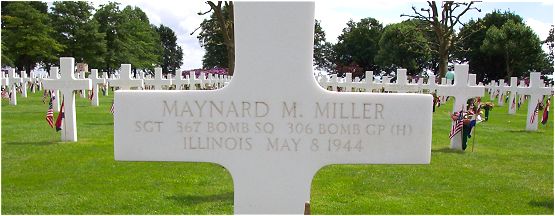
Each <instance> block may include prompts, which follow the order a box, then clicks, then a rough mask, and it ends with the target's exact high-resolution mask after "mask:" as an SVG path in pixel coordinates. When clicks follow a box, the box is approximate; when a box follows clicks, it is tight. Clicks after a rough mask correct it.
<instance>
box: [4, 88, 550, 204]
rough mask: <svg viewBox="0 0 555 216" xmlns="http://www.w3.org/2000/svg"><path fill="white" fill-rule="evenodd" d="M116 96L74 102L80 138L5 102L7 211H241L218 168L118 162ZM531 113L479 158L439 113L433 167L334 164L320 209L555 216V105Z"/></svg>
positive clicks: (493, 120) (489, 129)
mask: <svg viewBox="0 0 555 216" xmlns="http://www.w3.org/2000/svg"><path fill="white" fill-rule="evenodd" d="M112 95H113V93H112V94H110V96H109V97H104V96H101V97H100V104H101V106H100V107H92V106H90V103H89V101H88V100H87V99H84V98H80V97H77V99H76V105H77V122H78V137H79V142H76V143H61V142H58V141H59V140H60V134H59V133H57V132H55V130H54V129H51V128H50V127H49V126H48V124H47V123H46V121H45V120H44V117H45V113H46V110H47V108H48V104H43V103H42V101H41V97H42V93H38V92H37V93H35V94H30V96H29V98H22V97H18V103H19V105H17V106H9V105H8V102H7V101H6V100H2V113H1V114H2V116H1V117H2V124H1V125H2V128H1V129H2V149H1V151H2V191H1V192H2V206H1V207H2V209H1V213H2V214H232V213H233V184H232V179H231V176H230V175H229V173H228V172H227V171H226V170H225V169H224V168H223V167H221V166H219V165H216V164H209V163H186V162H181V163H176V162H117V161H115V160H114V151H113V119H112V115H111V113H110V112H109V108H110V105H111V101H112ZM18 96H19V95H18ZM526 107H527V106H526V104H523V105H522V109H521V110H519V111H518V113H517V114H516V115H508V114H507V108H508V105H507V104H506V105H505V106H503V107H495V108H494V110H493V111H492V113H491V115H490V121H489V122H486V123H481V124H479V125H478V127H477V134H476V135H475V140H474V142H475V148H474V152H471V151H470V149H471V148H472V146H470V147H469V149H467V151H466V152H458V151H452V150H449V139H448V134H449V130H450V119H449V113H450V111H451V108H452V107H451V103H448V104H447V105H445V106H442V107H440V108H439V109H437V110H436V112H435V113H434V120H433V139H432V142H433V145H432V161H431V164H430V165H332V166H327V167H325V168H323V169H321V170H320V171H319V172H318V174H317V175H316V176H315V177H314V180H313V183H312V193H311V209H312V213H313V214H550V215H552V214H553V109H552V110H551V116H550V121H549V123H548V125H547V127H545V126H543V125H541V124H540V126H539V130H538V131H537V132H526V131H525V130H524V129H525V123H526V121H527V119H526ZM541 113H542V112H541V111H540V115H541ZM540 118H541V117H540ZM472 142H473V140H472V139H471V140H470V141H469V144H472Z"/></svg>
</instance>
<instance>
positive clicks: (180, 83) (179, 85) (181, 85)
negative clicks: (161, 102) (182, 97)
mask: <svg viewBox="0 0 555 216" xmlns="http://www.w3.org/2000/svg"><path fill="white" fill-rule="evenodd" d="M172 83H173V84H174V85H175V90H182V89H185V85H188V84H189V79H184V78H183V75H182V74H181V72H179V71H177V72H176V73H175V79H174V80H172Z"/></svg>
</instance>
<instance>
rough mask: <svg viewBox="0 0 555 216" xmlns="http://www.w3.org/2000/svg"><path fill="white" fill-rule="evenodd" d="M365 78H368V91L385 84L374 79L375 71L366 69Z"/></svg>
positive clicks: (366, 85) (366, 87)
mask: <svg viewBox="0 0 555 216" xmlns="http://www.w3.org/2000/svg"><path fill="white" fill-rule="evenodd" d="M364 79H365V80H366V83H365V84H364V88H365V89H366V92H372V91H373V90H379V89H381V88H382V86H383V85H382V83H376V81H375V80H374V71H366V76H365V78H364Z"/></svg>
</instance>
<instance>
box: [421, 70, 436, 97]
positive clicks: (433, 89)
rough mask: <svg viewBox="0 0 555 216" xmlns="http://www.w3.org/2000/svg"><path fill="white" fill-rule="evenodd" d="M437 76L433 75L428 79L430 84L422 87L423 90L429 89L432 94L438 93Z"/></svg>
mask: <svg viewBox="0 0 555 216" xmlns="http://www.w3.org/2000/svg"><path fill="white" fill-rule="evenodd" d="M437 86H438V85H437V83H436V75H435V74H432V75H430V76H429V77H428V82H427V83H426V84H424V85H422V89H427V90H428V91H429V92H430V93H434V92H436V89H437Z"/></svg>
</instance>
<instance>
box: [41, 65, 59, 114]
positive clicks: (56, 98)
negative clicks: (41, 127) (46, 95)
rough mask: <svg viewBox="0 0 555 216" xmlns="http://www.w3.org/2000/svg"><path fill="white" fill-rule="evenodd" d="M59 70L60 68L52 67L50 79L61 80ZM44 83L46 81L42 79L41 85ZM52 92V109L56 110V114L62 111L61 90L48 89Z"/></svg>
mask: <svg viewBox="0 0 555 216" xmlns="http://www.w3.org/2000/svg"><path fill="white" fill-rule="evenodd" d="M58 70H59V68H58V67H50V77H51V78H54V77H55V79H60V74H59V73H58ZM42 81H44V79H41V83H42ZM48 90H49V91H50V93H51V94H53V95H50V96H51V97H52V109H53V110H54V112H59V111H60V101H61V100H60V99H61V96H60V90H58V89H48Z"/></svg>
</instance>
